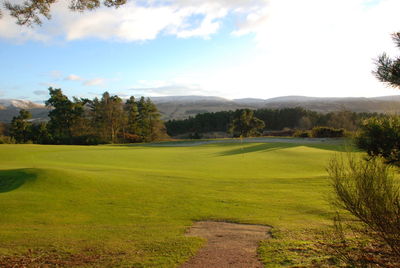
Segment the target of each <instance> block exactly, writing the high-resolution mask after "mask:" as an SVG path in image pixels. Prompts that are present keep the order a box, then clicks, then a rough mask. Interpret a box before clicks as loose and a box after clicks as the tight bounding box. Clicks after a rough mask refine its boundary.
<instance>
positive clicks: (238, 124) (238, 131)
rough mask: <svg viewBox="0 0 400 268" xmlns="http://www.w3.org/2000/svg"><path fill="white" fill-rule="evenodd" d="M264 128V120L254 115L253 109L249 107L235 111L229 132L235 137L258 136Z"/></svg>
mask: <svg viewBox="0 0 400 268" xmlns="http://www.w3.org/2000/svg"><path fill="white" fill-rule="evenodd" d="M264 128H265V123H264V121H262V120H260V119H258V118H257V117H255V116H254V111H252V110H249V109H244V110H239V111H237V112H236V114H235V116H234V118H233V120H232V122H231V123H230V126H229V132H230V133H232V134H233V135H234V136H237V137H239V136H240V137H249V136H258V135H260V131H262V130H263V129H264Z"/></svg>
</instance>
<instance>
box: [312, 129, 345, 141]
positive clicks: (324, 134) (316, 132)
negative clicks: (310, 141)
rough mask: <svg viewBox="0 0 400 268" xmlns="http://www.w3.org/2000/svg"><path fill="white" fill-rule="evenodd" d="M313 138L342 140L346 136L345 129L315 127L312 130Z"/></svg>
mask: <svg viewBox="0 0 400 268" xmlns="http://www.w3.org/2000/svg"><path fill="white" fill-rule="evenodd" d="M311 136H312V137H313V138H340V137H344V136H345V132H344V129H336V128H332V127H314V128H313V129H312V130H311Z"/></svg>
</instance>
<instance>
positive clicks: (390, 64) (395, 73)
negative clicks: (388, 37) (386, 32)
mask: <svg viewBox="0 0 400 268" xmlns="http://www.w3.org/2000/svg"><path fill="white" fill-rule="evenodd" d="M392 37H393V41H394V43H395V44H396V46H397V47H398V48H400V32H397V33H394V34H393V35H392ZM374 74H375V76H376V77H377V78H378V79H379V80H380V81H382V82H385V83H387V84H388V85H390V86H392V87H395V88H399V89H400V57H396V58H391V57H389V56H388V55H387V54H386V53H383V54H382V55H381V56H379V58H378V59H377V61H376V70H375V71H374Z"/></svg>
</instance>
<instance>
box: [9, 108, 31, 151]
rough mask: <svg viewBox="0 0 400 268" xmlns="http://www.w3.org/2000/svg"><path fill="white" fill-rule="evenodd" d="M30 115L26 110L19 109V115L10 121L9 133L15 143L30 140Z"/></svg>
mask: <svg viewBox="0 0 400 268" xmlns="http://www.w3.org/2000/svg"><path fill="white" fill-rule="evenodd" d="M31 117H32V115H31V113H30V112H29V111H27V110H24V109H22V110H20V111H19V115H18V116H15V117H14V118H13V119H12V121H11V128H10V134H11V137H13V138H14V139H15V141H16V142H17V143H25V142H27V141H29V140H30V136H31V131H32V129H31V128H32V124H31V123H30V122H29V121H28V119H30V118H31Z"/></svg>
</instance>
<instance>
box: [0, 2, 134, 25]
mask: <svg viewBox="0 0 400 268" xmlns="http://www.w3.org/2000/svg"><path fill="white" fill-rule="evenodd" d="M56 2H57V1H56V0H26V1H24V2H23V3H22V4H19V3H18V4H14V3H11V2H10V1H5V3H4V7H5V8H6V9H7V10H8V11H9V12H10V15H11V16H13V17H15V18H16V19H17V24H19V25H28V26H32V25H33V24H39V25H40V24H42V19H41V17H42V16H43V17H45V18H46V19H50V18H51V15H50V9H51V6H52V5H53V4H54V3H56ZM125 3H126V0H104V1H103V5H104V6H106V7H116V8H117V7H119V6H121V5H124V4H125ZM100 6H101V1H100V0H70V1H69V8H70V9H71V10H72V11H84V10H93V9H96V8H99V7H100ZM0 16H1V9H0Z"/></svg>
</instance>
